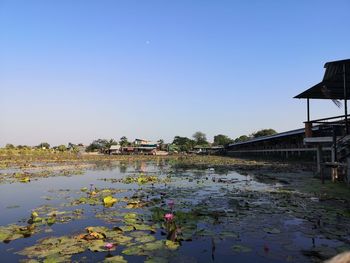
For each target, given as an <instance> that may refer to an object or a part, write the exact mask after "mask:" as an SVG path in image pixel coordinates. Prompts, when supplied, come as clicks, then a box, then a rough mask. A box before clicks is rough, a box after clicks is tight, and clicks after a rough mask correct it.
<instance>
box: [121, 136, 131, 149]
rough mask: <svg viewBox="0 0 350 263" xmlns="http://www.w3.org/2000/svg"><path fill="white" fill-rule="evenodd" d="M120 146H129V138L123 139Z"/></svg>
mask: <svg viewBox="0 0 350 263" xmlns="http://www.w3.org/2000/svg"><path fill="white" fill-rule="evenodd" d="M119 144H120V145H121V146H122V147H125V146H128V144H129V142H128V138H126V137H125V136H123V137H121V138H120V140H119Z"/></svg>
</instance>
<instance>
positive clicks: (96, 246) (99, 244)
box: [88, 239, 115, 252]
mask: <svg viewBox="0 0 350 263" xmlns="http://www.w3.org/2000/svg"><path fill="white" fill-rule="evenodd" d="M88 249H89V250H91V251H93V252H102V251H108V249H106V248H105V242H104V241H103V240H100V239H97V240H92V241H90V242H89V245H88ZM114 249H115V248H114Z"/></svg>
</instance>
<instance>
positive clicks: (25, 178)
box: [19, 177, 30, 183]
mask: <svg viewBox="0 0 350 263" xmlns="http://www.w3.org/2000/svg"><path fill="white" fill-rule="evenodd" d="M19 181H20V182H21V183H29V182H30V178H29V177H23V178H21V179H19Z"/></svg>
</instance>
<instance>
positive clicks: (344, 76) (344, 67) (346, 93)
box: [343, 63, 349, 135]
mask: <svg viewBox="0 0 350 263" xmlns="http://www.w3.org/2000/svg"><path fill="white" fill-rule="evenodd" d="M343 79H344V113H345V133H346V135H348V134H349V127H348V91H347V87H346V64H345V63H344V64H343Z"/></svg>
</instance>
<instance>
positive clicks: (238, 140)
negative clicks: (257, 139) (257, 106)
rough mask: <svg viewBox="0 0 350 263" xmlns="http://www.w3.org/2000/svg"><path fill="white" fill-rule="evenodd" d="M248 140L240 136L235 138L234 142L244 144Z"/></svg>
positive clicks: (246, 137) (244, 136) (247, 137)
mask: <svg viewBox="0 0 350 263" xmlns="http://www.w3.org/2000/svg"><path fill="white" fill-rule="evenodd" d="M249 139H250V137H249V136H247V135H241V136H239V137H238V138H236V139H235V141H234V142H245V141H248V140H249Z"/></svg>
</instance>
